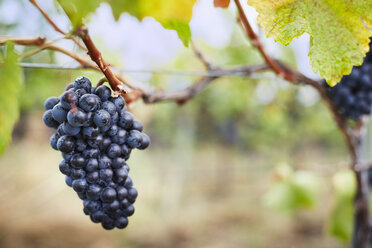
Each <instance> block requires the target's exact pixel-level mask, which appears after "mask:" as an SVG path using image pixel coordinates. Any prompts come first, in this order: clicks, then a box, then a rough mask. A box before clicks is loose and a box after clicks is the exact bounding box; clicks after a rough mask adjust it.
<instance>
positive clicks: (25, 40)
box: [0, 36, 46, 46]
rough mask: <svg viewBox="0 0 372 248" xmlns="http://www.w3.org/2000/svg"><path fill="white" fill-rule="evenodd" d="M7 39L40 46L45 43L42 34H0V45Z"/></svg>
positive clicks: (26, 44) (23, 44)
mask: <svg viewBox="0 0 372 248" xmlns="http://www.w3.org/2000/svg"><path fill="white" fill-rule="evenodd" d="M7 41H11V42H14V43H16V44H18V45H22V46H32V45H35V46H41V45H43V44H44V43H45V41H46V38H45V37H44V36H39V37H36V38H25V37H14V36H0V45H4V44H5V43H6V42H7Z"/></svg>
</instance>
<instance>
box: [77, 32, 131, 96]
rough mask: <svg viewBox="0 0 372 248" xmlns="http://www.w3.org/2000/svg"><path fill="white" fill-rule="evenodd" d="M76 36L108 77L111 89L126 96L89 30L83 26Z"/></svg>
mask: <svg viewBox="0 0 372 248" xmlns="http://www.w3.org/2000/svg"><path fill="white" fill-rule="evenodd" d="M76 34H77V35H78V36H79V37H80V38H81V39H82V40H83V42H84V44H85V46H86V47H87V49H88V55H89V56H90V58H91V59H92V60H93V61H94V62H95V63H96V64H97V65H98V67H99V68H100V70H101V71H102V73H103V74H104V75H105V76H106V78H107V81H108V82H109V84H110V86H111V88H112V89H113V90H115V91H119V92H122V93H124V94H125V93H126V90H125V89H124V88H123V86H122V83H121V82H120V81H119V79H117V77H116V76H115V74H114V73H113V72H112V71H111V69H110V67H109V66H108V65H107V64H106V62H105V61H104V60H103V58H102V55H101V52H100V51H98V49H97V47H96V45H95V44H94V43H93V41H92V39H91V38H90V35H89V32H88V28H87V27H86V26H84V25H81V26H80V27H79V28H78V29H77V30H76Z"/></svg>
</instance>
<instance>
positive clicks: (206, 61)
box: [191, 42, 216, 71]
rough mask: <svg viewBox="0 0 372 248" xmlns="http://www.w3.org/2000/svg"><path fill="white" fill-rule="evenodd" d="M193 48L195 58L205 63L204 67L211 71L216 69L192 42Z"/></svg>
mask: <svg viewBox="0 0 372 248" xmlns="http://www.w3.org/2000/svg"><path fill="white" fill-rule="evenodd" d="M191 48H192V50H193V51H194V54H195V56H196V57H197V58H198V59H199V60H200V61H201V62H202V63H203V65H204V67H205V68H206V69H207V70H208V71H210V70H212V69H215V68H216V67H214V66H213V65H212V64H211V63H210V62H209V61H208V60H207V59H206V58H205V57H204V55H203V54H202V53H201V52H200V50H199V49H198V48H197V47H196V46H195V44H194V42H191Z"/></svg>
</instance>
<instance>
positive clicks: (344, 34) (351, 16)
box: [248, 0, 372, 85]
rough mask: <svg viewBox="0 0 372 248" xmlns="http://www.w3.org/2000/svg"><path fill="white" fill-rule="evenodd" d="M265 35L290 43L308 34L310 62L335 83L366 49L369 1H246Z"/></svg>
mask: <svg viewBox="0 0 372 248" xmlns="http://www.w3.org/2000/svg"><path fill="white" fill-rule="evenodd" d="M248 4H249V5H251V6H253V7H254V8H256V10H257V12H258V13H259V15H258V17H257V20H258V22H259V24H260V25H262V26H263V28H264V29H265V32H266V34H267V35H268V36H270V37H273V38H274V39H275V40H276V41H279V42H281V43H282V44H285V45H287V44H289V43H290V42H291V41H292V40H293V38H295V37H299V36H300V35H302V34H303V33H305V32H306V33H308V34H309V35H310V51H309V56H310V63H311V66H312V68H313V70H314V71H315V72H319V74H320V76H321V77H322V78H325V79H326V80H327V82H328V83H329V84H330V85H335V84H336V83H337V82H338V81H340V79H341V78H342V76H343V75H346V74H349V73H350V72H351V69H352V67H353V66H354V65H360V64H361V63H362V62H363V57H364V56H365V54H366V53H367V52H368V50H369V45H368V44H369V37H370V36H372V31H371V30H370V29H368V27H366V25H365V24H367V25H371V26H372V14H371V13H372V1H371V0H248Z"/></svg>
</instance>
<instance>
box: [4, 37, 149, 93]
mask: <svg viewBox="0 0 372 248" xmlns="http://www.w3.org/2000/svg"><path fill="white" fill-rule="evenodd" d="M7 41H11V42H14V43H15V44H17V45H24V46H42V47H43V50H46V49H47V50H53V51H56V52H60V53H63V54H65V55H66V56H68V57H71V58H72V59H74V60H75V61H77V62H78V63H79V64H80V65H81V68H89V69H93V70H96V71H101V69H100V68H98V67H97V65H96V63H94V62H93V61H92V60H91V59H90V58H89V57H86V56H83V55H81V54H79V53H75V52H72V51H69V50H67V49H65V48H63V47H60V46H57V45H53V44H52V43H51V42H50V41H48V40H46V39H45V38H43V37H36V38H20V37H11V36H0V45H4V44H5V43H6V42H7ZM115 76H116V77H117V78H118V79H119V80H120V81H121V82H123V83H124V84H126V85H127V86H128V87H129V88H131V89H137V90H141V91H144V92H149V91H152V88H151V87H147V86H146V85H144V84H139V83H134V82H131V83H129V82H128V81H126V80H125V79H124V78H123V77H122V75H121V73H115Z"/></svg>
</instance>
